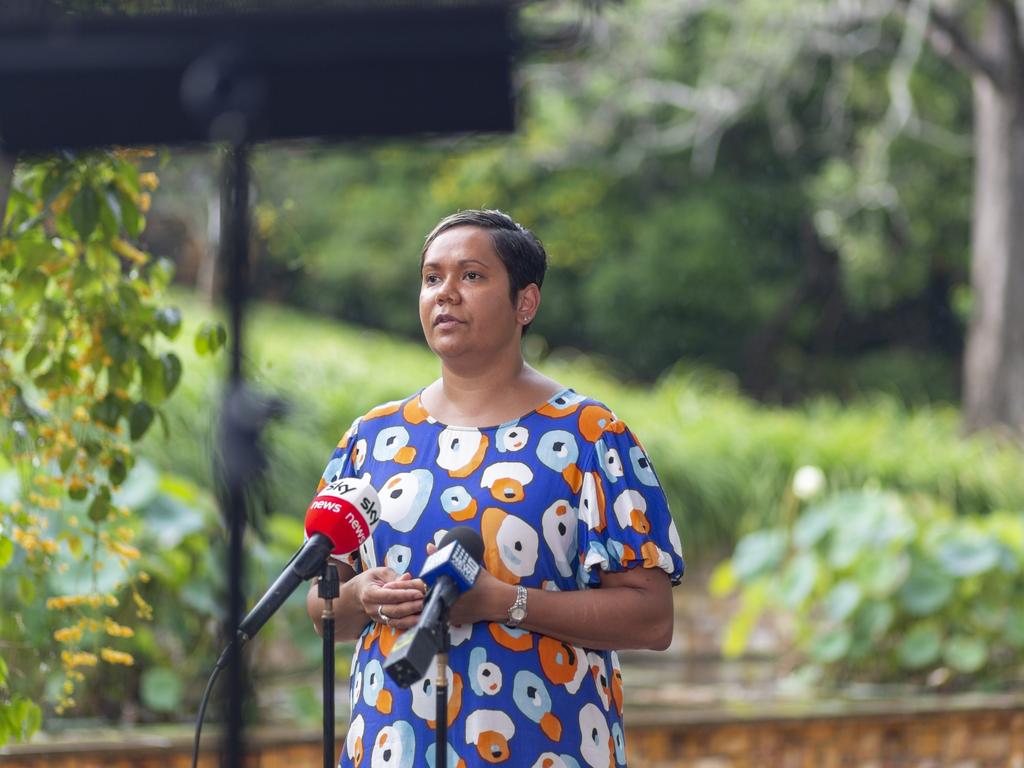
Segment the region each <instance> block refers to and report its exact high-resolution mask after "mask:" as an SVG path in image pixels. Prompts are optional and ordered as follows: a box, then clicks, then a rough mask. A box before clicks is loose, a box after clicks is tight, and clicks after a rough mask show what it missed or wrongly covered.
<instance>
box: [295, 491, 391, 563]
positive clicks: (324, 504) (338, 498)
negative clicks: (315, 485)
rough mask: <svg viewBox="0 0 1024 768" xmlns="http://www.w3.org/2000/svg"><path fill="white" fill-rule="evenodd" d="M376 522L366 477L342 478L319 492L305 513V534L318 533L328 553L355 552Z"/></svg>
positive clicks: (377, 516)
mask: <svg viewBox="0 0 1024 768" xmlns="http://www.w3.org/2000/svg"><path fill="white" fill-rule="evenodd" d="M378 520H380V501H379V500H378V499H377V492H376V491H375V490H374V489H373V486H372V485H370V481H369V478H364V479H354V478H345V479H342V480H338V481H336V482H334V483H331V484H330V485H328V486H325V487H324V488H323V489H321V491H320V493H318V494H317V495H316V497H315V498H314V499H313V501H312V503H310V505H309V509H307V510H306V535H307V536H312V535H313V534H314V533H322V534H324V535H325V536H327V537H328V538H329V539H330V540H331V542H332V543H333V544H334V549H333V550H331V554H334V555H347V554H349V553H350V552H355V551H356V550H357V549H359V547H360V545H361V544H362V543H363V542H364V541H366V539H367V538H369V536H370V534H371V533H373V529H374V528H375V527H376V526H377V521H378Z"/></svg>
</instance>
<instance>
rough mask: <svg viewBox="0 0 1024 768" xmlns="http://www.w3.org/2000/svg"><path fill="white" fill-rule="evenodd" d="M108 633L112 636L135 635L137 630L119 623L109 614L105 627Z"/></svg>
mask: <svg viewBox="0 0 1024 768" xmlns="http://www.w3.org/2000/svg"><path fill="white" fill-rule="evenodd" d="M103 628H104V629H105V630H106V633H107V634H108V635H110V636H111V637H134V636H135V630H134V629H132V628H131V627H126V626H125V625H124V624H118V623H117V622H116V621H114V620H113V619H112V618H110V617H109V616H107V618H106V619H105V621H104V627H103Z"/></svg>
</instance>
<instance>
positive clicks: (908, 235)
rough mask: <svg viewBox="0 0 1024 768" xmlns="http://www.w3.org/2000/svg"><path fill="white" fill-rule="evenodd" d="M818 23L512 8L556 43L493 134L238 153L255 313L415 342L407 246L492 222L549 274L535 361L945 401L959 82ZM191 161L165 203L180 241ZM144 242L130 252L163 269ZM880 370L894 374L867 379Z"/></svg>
mask: <svg viewBox="0 0 1024 768" xmlns="http://www.w3.org/2000/svg"><path fill="white" fill-rule="evenodd" d="M834 7H835V3H833V2H825V1H824V0H811V1H810V2H809V3H783V4H778V3H764V2H755V0H745V2H741V3H735V4H726V5H722V4H716V5H715V4H713V5H707V4H686V3H674V2H666V1H665V0H641V1H640V2H636V3H630V4H626V5H621V6H620V5H614V4H609V5H607V6H606V7H604V8H603V9H602V11H601V13H599V14H596V15H591V14H589V13H587V12H586V11H584V10H581V9H580V7H579V6H573V5H572V4H549V3H542V4H539V5H537V6H535V7H532V8H530V9H528V10H527V11H526V12H525V17H524V24H525V25H526V26H527V28H528V29H529V30H530V32H531V34H533V35H538V36H543V35H544V34H545V33H546V32H548V33H552V34H553V33H554V32H555V31H558V30H562V29H563V28H564V27H565V26H566V25H569V26H570V27H571V28H573V29H574V30H575V32H576V36H575V37H574V38H573V39H574V40H575V45H574V46H570V47H569V48H564V47H563V48H559V47H554V48H540V49H534V50H532V52H531V53H530V56H529V58H528V59H527V60H526V61H525V63H524V65H523V67H522V69H521V80H522V89H521V92H520V98H521V104H522V114H523V117H522V123H521V129H520V131H519V132H518V133H517V134H516V135H514V136H510V137H460V138H457V139H436V138H435V139H429V140H419V141H417V142H415V143H405V142H387V143H373V144H370V143H366V144H355V145H349V146H347V147H345V148H339V149H327V148H323V147H305V148H302V147H300V148H296V147H272V148H266V149H262V150H260V151H259V152H258V153H257V157H256V171H257V172H256V174H255V178H256V184H257V185H258V187H259V189H258V193H257V195H256V199H257V211H256V216H255V221H256V229H257V243H256V248H255V267H254V278H255V279H254V285H255V289H256V292H257V293H258V294H259V295H261V296H264V297H266V298H270V299H273V300H279V301H284V302H287V303H289V304H291V305H293V306H298V307H301V308H304V309H309V310H314V311H316V312H320V313H324V314H327V315H329V316H332V317H336V318H339V319H344V320H348V321H351V322H356V323H360V324H364V325H368V326H371V327H375V328H379V329H382V330H386V331H394V332H398V333H401V334H405V335H408V336H410V337H418V335H419V329H418V326H417V319H416V314H415V312H411V311H405V310H404V309H402V308H403V307H409V306H411V302H412V301H413V299H414V296H415V290H416V286H415V282H414V281H410V280H408V279H407V276H408V275H409V274H410V272H408V271H407V270H409V269H415V264H416V261H417V257H418V253H419V250H420V247H421V245H422V240H423V237H424V235H425V234H426V233H427V232H428V231H429V230H430V229H431V227H432V226H433V224H434V223H436V222H437V221H438V220H439V219H440V218H441V217H442V216H444V215H446V214H448V213H450V212H451V211H453V210H455V209H458V208H469V207H487V206H490V207H500V208H502V209H505V210H507V211H509V212H510V213H512V215H513V216H515V217H516V218H517V219H518V220H520V221H521V222H523V223H524V224H525V225H527V226H529V227H531V228H533V229H534V230H535V231H536V232H537V234H538V235H539V236H540V237H541V238H542V239H543V240H544V242H545V244H546V246H547V248H548V251H549V254H550V260H551V267H550V270H549V273H548V278H547V283H546V286H545V287H546V294H545V295H546V296H548V297H549V298H548V300H547V302H546V303H545V305H544V307H543V310H542V311H541V313H540V314H539V316H538V318H537V321H536V323H535V325H534V329H535V332H536V344H538V345H541V346H540V347H539V348H544V347H546V348H548V349H554V348H575V349H580V350H583V351H586V352H588V353H594V352H597V353H604V354H606V355H608V357H609V358H610V361H609V363H608V364H609V365H612V366H613V367H614V369H615V370H616V371H617V372H618V373H619V374H620V375H623V376H625V377H627V378H629V379H633V380H643V381H654V380H656V379H657V378H658V377H659V376H660V375H662V374H663V373H664V372H665V371H667V370H670V369H671V368H672V367H673V366H675V365H676V364H677V362H679V361H680V360H685V361H689V363H690V364H700V365H703V366H708V367H713V368H718V369H724V370H728V371H732V372H733V373H734V374H736V376H737V378H738V381H739V382H740V385H741V387H742V388H743V389H744V390H745V391H747V392H749V393H751V394H754V395H755V396H757V397H759V398H767V399H773V400H784V401H790V400H795V399H798V398H800V397H803V396H807V395H813V394H814V393H819V392H827V393H833V394H836V395H838V396H840V397H853V396H856V395H857V394H859V393H861V392H862V391H865V390H868V391H870V390H872V389H876V388H883V389H885V390H886V391H890V392H893V391H894V390H898V391H896V392H895V394H897V395H898V396H899V397H901V398H903V399H904V400H906V401H908V402H933V401H949V400H954V399H955V398H956V396H957V392H958V383H957V382H958V373H957V371H958V358H959V355H960V353H961V349H962V344H963V333H964V323H965V319H966V314H965V312H966V311H967V310H968V308H969V303H970V291H969V288H968V287H967V284H968V256H969V252H968V239H969V238H968V227H969V221H970V189H971V178H970V172H971V163H970V154H971V150H970V139H969V137H970V129H971V123H970V120H971V108H970V105H971V98H970V84H969V82H968V80H967V78H965V77H964V76H962V75H961V74H960V73H958V72H956V71H955V70H953V69H951V68H950V67H949V66H948V65H947V64H945V63H943V62H942V61H940V60H939V59H938V58H937V57H936V56H935V55H934V54H933V53H932V52H931V51H930V49H929V48H928V47H927V46H924V47H923V48H922V49H920V50H911V53H913V54H914V56H913V57H912V58H910V59H908V58H907V54H906V51H905V49H908V45H909V44H908V43H906V40H908V39H909V38H908V36H909V35H910V34H911V32H910V31H908V30H907V28H906V27H905V25H903V24H902V23H901V22H900V20H899V18H898V17H890V16H888V15H886V14H885V13H881V12H880V13H877V14H875V15H874V16H871V15H868V16H866V17H863V18H862V17H856V18H854V17H851V18H850V19H848V20H847V22H846V28H847V33H843V32H841V31H838V30H842V29H844V27H843V25H842V24H840V23H839V22H838V21H836V20H835V19H832V18H830V16H829V13H831V12H832V11H833V10H834ZM840 21H841V20H840ZM779 30H786V34H779V33H778V32H779ZM911 42H912V40H911ZM904 92H906V93H907V94H909V98H910V113H909V116H908V115H904V114H903V113H902V112H900V111H899V110H898V109H897V106H900V105H902V104H903V102H902V101H899V99H902V98H903V94H904ZM904 106H905V105H904ZM901 109H902V107H901ZM894 115H895V117H894ZM900 115H903V118H905V119H903V121H902V122H899V121H896V117H899V116H900ZM894 121H896V122H894ZM205 164H206V159H205V158H197V159H196V160H195V161H194V163H193V166H192V167H191V168H192V170H182V171H180V174H181V176H180V179H181V183H180V184H176V185H174V186H175V189H176V190H177V192H176V193H175V196H165V200H166V201H167V202H166V204H167V206H168V207H167V210H168V211H169V212H171V211H173V212H174V215H175V216H180V217H183V218H184V219H186V220H188V221H189V222H191V225H192V227H193V229H199V230H202V229H203V228H204V226H205V224H206V223H207V222H205V221H204V217H203V214H201V213H196V212H195V210H194V209H195V208H196V207H197V205H198V206H202V205H204V204H205V202H206V200H207V195H206V194H196V190H197V182H196V179H195V177H196V172H197V169H201V168H203V167H204V165H205ZM209 186H210V189H211V190H212V185H209ZM937 191H938V192H940V193H939V194H937ZM190 206H191V208H190ZM188 211H191V212H190V213H189V212H188ZM167 237H168V238H169V239H165V240H164V241H161V240H160V239H159V237H156V236H155V237H154V240H153V244H154V245H153V247H154V248H156V249H157V250H158V251H160V250H164V251H167V252H171V251H173V250H175V248H174V247H173V246H174V243H175V241H174V239H173V238H172V237H170V236H169V235H168V236H167ZM161 243H166V245H162V244H161ZM177 250H181V249H177ZM189 274H192V272H191V271H190V272H189ZM894 348H895V349H899V350H901V351H906V352H907V355H908V357H909V358H910V359H911V360H912V361H914V362H911V363H909V364H907V365H904V366H901V367H900V366H898V363H897V367H898V370H896V369H894V367H893V365H888V364H885V365H882V364H880V361H881V360H882V358H884V357H885V356H886V355H888V354H889V352H888V350H890V349H894ZM920 360H926V361H927V365H925V366H920V365H918V364H917V361H920ZM892 375H894V376H893V378H890V376H892Z"/></svg>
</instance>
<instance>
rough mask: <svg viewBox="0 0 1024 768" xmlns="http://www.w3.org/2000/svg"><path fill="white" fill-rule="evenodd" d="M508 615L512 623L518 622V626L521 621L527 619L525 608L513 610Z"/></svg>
mask: <svg viewBox="0 0 1024 768" xmlns="http://www.w3.org/2000/svg"><path fill="white" fill-rule="evenodd" d="M508 615H509V618H510V619H512V621H514V622H516V623H517V624H518V623H519V622H520V621H522V620H523V619H525V618H526V609H525V608H513V609H512V610H510V611H509V612H508Z"/></svg>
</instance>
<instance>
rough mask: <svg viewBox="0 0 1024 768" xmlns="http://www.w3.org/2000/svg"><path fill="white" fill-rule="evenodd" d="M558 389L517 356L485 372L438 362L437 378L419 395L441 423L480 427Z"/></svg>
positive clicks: (499, 420) (497, 421) (519, 412)
mask: <svg viewBox="0 0 1024 768" xmlns="http://www.w3.org/2000/svg"><path fill="white" fill-rule="evenodd" d="M561 389H562V387H561V385H559V384H558V383H557V382H555V381H553V380H552V379H549V378H548V377H547V376H544V375H542V374H540V373H538V372H537V371H535V370H534V369H533V368H531V367H530V366H528V365H526V363H525V362H524V361H523V358H522V356H519V357H518V358H516V359H514V360H511V361H509V363H507V364H505V365H501V366H494V365H492V366H489V367H488V368H487V370H485V371H474V372H467V371H465V370H459V369H458V368H456V367H453V366H449V365H447V364H442V367H441V378H440V379H438V380H437V381H435V382H434V383H433V384H431V385H430V386H428V387H427V388H426V389H425V390H424V391H423V394H422V396H421V397H422V400H423V405H424V407H426V409H427V411H429V412H430V414H431V415H432V416H433V417H434V418H436V419H438V420H439V421H441V422H442V423H445V424H459V425H462V426H469V427H483V426H493V425H496V424H501V423H504V422H506V421H510V420H511V419H514V418H518V417H519V416H521V415H523V414H524V413H527V412H528V411H529V410H531V409H532V408H535V407H536V406H537V405H539V404H540V403H542V402H543V401H544V400H547V399H548V398H550V397H551V396H552V395H554V394H555V393H556V392H558V391H560V390H561Z"/></svg>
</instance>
